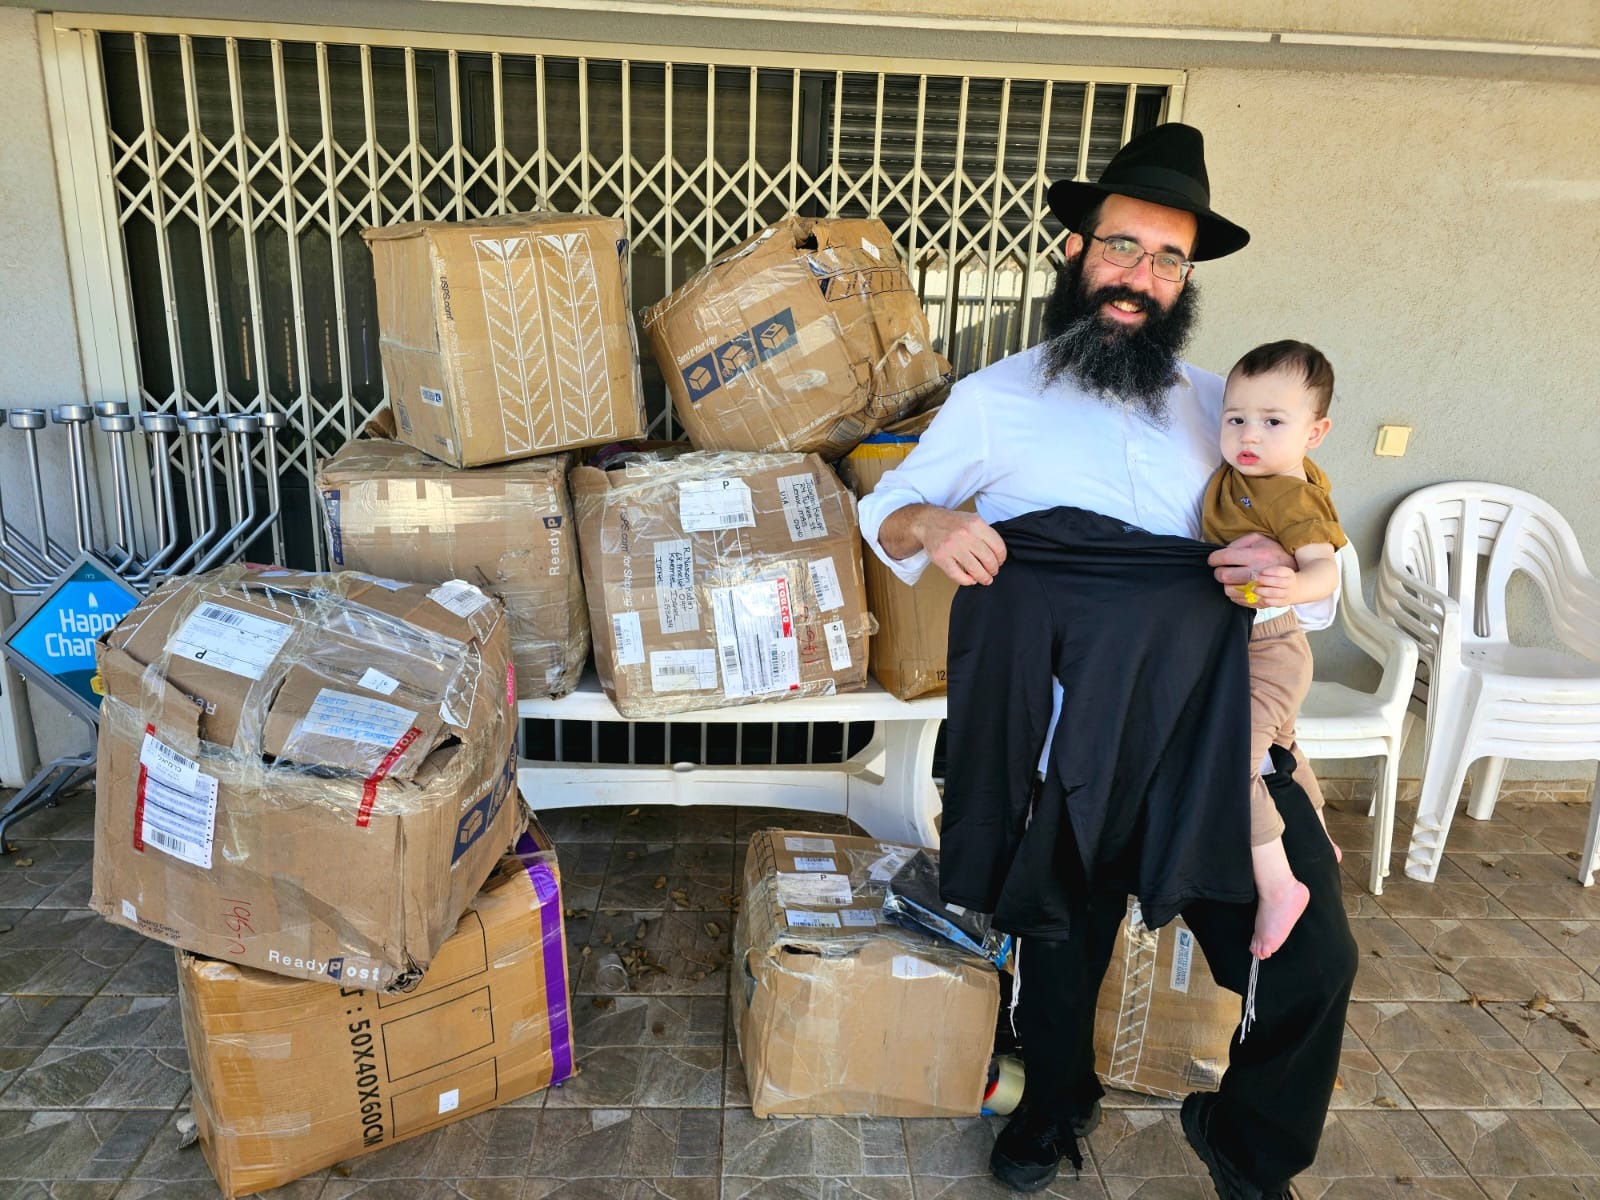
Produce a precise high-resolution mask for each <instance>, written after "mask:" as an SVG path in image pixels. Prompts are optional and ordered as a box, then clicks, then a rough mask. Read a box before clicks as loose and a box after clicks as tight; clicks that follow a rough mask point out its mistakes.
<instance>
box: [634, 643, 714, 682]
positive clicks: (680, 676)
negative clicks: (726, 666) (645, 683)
mask: <svg viewBox="0 0 1600 1200" xmlns="http://www.w3.org/2000/svg"><path fill="white" fill-rule="evenodd" d="M716 686H717V652H716V651H715V650H652V651H651V652H650V687H651V689H652V690H654V691H657V692H709V691H712V690H714V689H715V688H716Z"/></svg>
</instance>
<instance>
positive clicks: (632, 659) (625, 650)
mask: <svg viewBox="0 0 1600 1200" xmlns="http://www.w3.org/2000/svg"><path fill="white" fill-rule="evenodd" d="M611 637H612V639H613V640H614V641H615V642H616V644H617V666H619V667H636V666H638V665H639V664H640V663H642V662H644V630H643V629H641V628H640V626H639V614H638V613H636V612H621V613H612V614H611Z"/></svg>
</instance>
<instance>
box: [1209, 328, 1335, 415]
mask: <svg viewBox="0 0 1600 1200" xmlns="http://www.w3.org/2000/svg"><path fill="white" fill-rule="evenodd" d="M1272 371H1286V372H1288V373H1289V374H1291V375H1296V374H1297V375H1299V376H1300V378H1301V381H1302V382H1303V383H1304V384H1305V385H1306V388H1307V390H1309V391H1310V392H1311V395H1312V397H1313V398H1314V399H1315V400H1316V403H1317V416H1318V417H1319V418H1321V417H1325V416H1327V415H1328V406H1329V405H1330V404H1332V403H1333V364H1331V363H1330V362H1329V361H1328V359H1327V357H1326V356H1325V355H1324V354H1323V353H1322V351H1321V350H1318V349H1317V348H1316V347H1315V346H1313V345H1310V344H1309V343H1307V342H1296V341H1293V340H1292V339H1286V340H1284V341H1281V342H1268V343H1267V344H1266V345H1264V346H1257V347H1256V348H1255V349H1254V350H1252V351H1250V352H1249V353H1248V354H1246V355H1245V356H1244V357H1243V358H1241V359H1240V360H1239V361H1238V362H1236V363H1234V364H1233V370H1232V371H1230V372H1228V374H1229V375H1230V376H1231V375H1243V376H1244V377H1245V378H1246V379H1253V378H1255V377H1256V376H1257V375H1266V374H1268V373H1270V372H1272Z"/></svg>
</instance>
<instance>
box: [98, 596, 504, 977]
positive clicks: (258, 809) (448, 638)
mask: <svg viewBox="0 0 1600 1200" xmlns="http://www.w3.org/2000/svg"><path fill="white" fill-rule="evenodd" d="M506 627H507V620H506V615H505V610H504V609H503V608H502V607H501V606H500V604H499V602H498V601H496V600H495V599H493V598H492V597H490V596H488V595H486V594H485V593H484V592H482V591H481V590H480V589H478V588H477V587H476V586H474V585H473V584H470V583H467V582H464V581H460V580H455V581H450V582H446V583H443V584H439V585H429V584H409V583H401V582H398V581H395V580H389V579H382V578H377V577H374V576H369V575H363V574H360V573H357V572H344V573H341V574H335V575H318V574H310V573H301V572H294V571H284V570H272V569H250V568H243V567H225V568H223V569H221V570H218V571H214V572H211V573H209V574H207V575H201V576H196V577H194V578H191V579H185V580H178V581H174V582H172V583H169V584H167V585H166V586H164V587H162V588H161V589H160V590H159V591H157V592H155V593H153V594H152V595H150V596H149V597H147V598H146V599H145V600H144V602H143V603H141V604H140V605H139V606H138V607H137V608H135V609H134V610H133V611H132V612H131V613H129V614H128V615H127V617H125V618H124V619H123V621H122V622H121V624H119V625H117V626H116V627H115V628H114V629H112V630H110V631H109V632H107V633H106V634H104V635H102V637H101V639H100V642H99V645H98V648H97V649H98V654H97V661H98V666H99V672H100V677H101V680H102V684H103V687H104V689H105V698H104V701H103V702H102V704H101V709H100V742H99V751H98V755H99V757H98V762H97V774H96V802H95V858H94V891H93V896H92V898H91V901H90V903H91V906H92V907H93V908H94V909H95V910H96V911H97V912H99V913H100V914H101V915H102V916H104V917H106V918H107V919H108V920H110V921H113V922H115V923H117V924H120V925H126V926H128V927H129V928H131V929H135V930H137V931H138V932H140V933H143V934H145V935H146V936H148V937H153V938H156V939H157V940H160V941H164V942H168V943H170V944H172V945H177V946H181V947H183V948H184V949H186V950H192V951H195V952H197V953H201V954H207V955H210V956H212V957H215V958H219V959H224V960H227V961H230V962H234V963H238V964H242V965H246V966H253V967H259V968H261V969H263V970H268V971H273V972H276V973H278V974H283V975H293V976H297V977H300V978H307V979H321V980H326V981H332V982H338V983H343V984H346V985H348V986H363V987H372V988H391V987H396V986H403V985H404V984H405V983H406V981H408V980H411V979H414V978H415V977H416V975H417V974H418V973H420V972H421V971H422V970H423V969H424V968H425V967H426V966H427V965H428V963H429V961H430V960H431V959H432V957H433V954H434V952H435V951H436V950H437V949H438V946H439V944H440V943H441V942H442V941H443V940H444V939H445V938H446V937H447V936H448V935H449V933H450V931H451V930H452V929H453V928H454V927H455V922H456V919H457V918H458V917H459V916H460V914H461V911H462V910H463V909H464V908H465V907H466V905H467V903H468V901H470V900H471V898H472V897H473V895H474V894H475V893H476V892H477V890H478V887H479V885H480V884H482V882H483V880H484V878H485V877H486V876H487V875H488V874H489V872H490V870H492V869H493V867H494V864H495V862H496V860H497V859H498V858H499V856H500V853H501V852H502V851H503V850H504V849H505V848H506V846H508V845H509V844H510V841H511V838H512V837H513V835H514V834H515V833H516V831H517V828H518V809H519V805H518V803H517V797H516V780H515V765H516V762H515V755H514V747H513V742H514V730H515V706H516V697H515V694H514V690H513V687H514V683H513V680H514V676H513V671H512V667H511V662H510V646H509V639H508V637H507V628H506Z"/></svg>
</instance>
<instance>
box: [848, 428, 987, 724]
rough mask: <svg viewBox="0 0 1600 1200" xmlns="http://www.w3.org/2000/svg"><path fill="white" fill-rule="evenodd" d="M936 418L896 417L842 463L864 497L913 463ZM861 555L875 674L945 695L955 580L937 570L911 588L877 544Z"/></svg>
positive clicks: (899, 689) (897, 685) (907, 694)
mask: <svg viewBox="0 0 1600 1200" xmlns="http://www.w3.org/2000/svg"><path fill="white" fill-rule="evenodd" d="M936 415H937V410H936V409H930V410H928V411H927V412H922V413H918V414H917V415H916V416H914V417H908V418H907V419H906V420H904V421H899V422H896V423H895V424H893V425H890V426H889V427H888V428H887V429H883V430H880V431H879V432H877V433H874V434H872V435H871V436H870V437H868V438H867V439H866V440H865V441H863V442H862V443H861V444H860V445H859V446H857V447H856V448H855V449H854V450H852V451H850V453H849V454H847V455H845V457H844V458H842V459H840V460H839V477H840V478H841V479H843V480H844V482H845V485H846V486H847V487H849V488H850V490H851V491H852V492H854V493H855V495H856V498H857V499H858V500H859V499H860V498H861V497H863V496H868V495H871V494H872V490H873V489H874V488H875V487H877V485H878V480H880V479H882V478H883V477H884V476H885V475H887V474H888V473H889V472H890V471H892V470H894V469H895V468H896V467H898V466H899V465H900V464H901V463H903V462H904V461H905V460H906V456H907V455H909V454H910V453H911V452H912V451H913V450H914V449H916V446H917V442H918V440H919V439H920V438H921V436H922V434H923V432H924V431H925V430H926V429H927V428H928V426H929V425H930V424H931V423H932V421H933V418H934V417H935V416H936ZM961 511H962V512H973V511H975V510H974V508H973V506H972V502H971V501H970V500H969V501H967V503H965V504H963V505H962V506H961ZM861 557H862V566H863V568H864V569H865V571H866V580H867V606H868V607H869V608H870V609H871V610H872V615H873V617H875V618H876V619H877V622H878V628H877V632H876V633H875V634H874V636H873V639H872V658H871V662H870V664H869V667H870V670H871V671H872V677H873V678H874V679H876V680H877V681H878V682H879V683H880V684H882V685H883V690H884V691H886V692H889V693H890V694H891V695H894V696H898V697H899V698H900V699H902V700H913V699H915V698H916V697H918V696H938V695H943V694H944V691H945V687H946V681H947V678H948V676H947V671H946V666H945V656H946V653H947V650H948V646H949V642H950V604H951V601H953V600H954V599H955V595H956V584H955V582H954V581H953V580H952V579H951V578H950V577H949V576H948V575H946V574H945V573H944V572H943V571H941V570H939V569H938V568H937V567H932V568H930V569H928V570H926V571H924V572H923V573H922V578H921V579H919V580H917V582H916V584H915V585H908V584H906V583H905V582H904V581H903V580H902V579H901V578H900V577H899V576H898V575H896V574H895V573H894V572H893V571H891V570H890V569H889V568H888V567H887V566H885V565H884V563H883V562H882V560H880V559H879V558H878V556H877V555H876V554H874V553H873V552H872V551H871V550H870V549H868V550H865V551H864V553H863V554H862V556H861Z"/></svg>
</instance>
